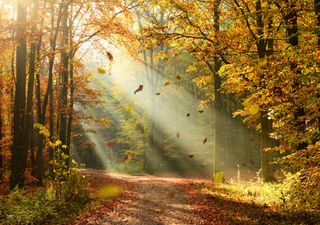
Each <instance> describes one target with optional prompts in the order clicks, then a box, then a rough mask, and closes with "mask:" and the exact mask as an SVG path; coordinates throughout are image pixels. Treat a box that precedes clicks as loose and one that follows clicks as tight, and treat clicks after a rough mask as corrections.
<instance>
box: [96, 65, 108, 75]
mask: <svg viewBox="0 0 320 225" xmlns="http://www.w3.org/2000/svg"><path fill="white" fill-rule="evenodd" d="M97 70H98V73H100V74H106V69H105V68H103V67H100V66H99V67H98V68H97Z"/></svg>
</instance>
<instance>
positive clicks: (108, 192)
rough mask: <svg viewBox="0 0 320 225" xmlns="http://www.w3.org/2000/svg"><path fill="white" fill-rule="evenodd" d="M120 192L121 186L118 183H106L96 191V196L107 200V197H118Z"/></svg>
mask: <svg viewBox="0 0 320 225" xmlns="http://www.w3.org/2000/svg"><path fill="white" fill-rule="evenodd" d="M120 193H121V187H120V186H119V185H117V184H108V185H105V186H103V187H102V188H100V189H99V190H98V191H97V193H96V196H97V197H98V198H100V199H105V200H109V199H113V198H116V197H118V196H119V195H120Z"/></svg>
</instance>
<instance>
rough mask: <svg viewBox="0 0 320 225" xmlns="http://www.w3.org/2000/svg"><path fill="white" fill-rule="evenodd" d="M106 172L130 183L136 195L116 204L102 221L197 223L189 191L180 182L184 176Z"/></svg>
mask: <svg viewBox="0 0 320 225" xmlns="http://www.w3.org/2000/svg"><path fill="white" fill-rule="evenodd" d="M108 175H109V176H111V177H115V178H116V179H123V180H126V181H127V182H129V183H132V184H133V185H134V191H136V192H137V193H138V195H137V199H136V200H135V201H130V202H127V204H126V202H123V203H124V204H118V205H117V206H116V207H115V208H113V210H112V211H111V212H110V213H109V214H108V215H107V216H105V217H104V218H103V220H102V223H101V224H103V225H113V224H129V225H131V224H132V225H165V224H168V225H169V224H170V225H174V224H181V225H187V224H196V223H195V221H196V218H195V217H194V214H193V208H192V206H191V203H190V200H189V199H188V194H187V193H186V192H185V190H184V188H183V185H181V184H185V183H186V181H185V180H183V179H177V178H161V177H154V176H130V175H123V174H108Z"/></svg>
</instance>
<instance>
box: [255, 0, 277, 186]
mask: <svg viewBox="0 0 320 225" xmlns="http://www.w3.org/2000/svg"><path fill="white" fill-rule="evenodd" d="M256 18H257V21H256V23H257V31H258V37H257V38H258V40H256V45H257V49H258V56H259V58H260V59H263V58H265V57H266V56H267V43H269V41H268V40H267V41H266V40H265V38H264V27H265V25H264V22H263V13H262V5H261V1H260V0H258V1H256ZM268 26H270V24H268ZM269 50H270V54H271V52H272V49H269ZM260 80H261V85H262V87H263V88H264V87H265V83H264V78H263V77H261V78H260ZM260 125H261V146H260V154H261V175H262V179H263V180H264V181H265V182H272V181H274V176H273V169H272V166H271V165H270V163H271V162H272V159H273V156H272V154H271V153H270V152H266V151H265V149H266V148H270V147H274V140H273V139H272V138H271V137H270V133H271V132H272V120H270V119H269V118H268V111H267V110H261V111H260Z"/></svg>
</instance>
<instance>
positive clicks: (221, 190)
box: [206, 172, 320, 211]
mask: <svg viewBox="0 0 320 225" xmlns="http://www.w3.org/2000/svg"><path fill="white" fill-rule="evenodd" d="M306 179H307V178H305V177H304V176H302V173H301V172H299V173H295V174H290V173H288V174H286V175H285V178H284V179H282V180H281V182H279V183H265V182H262V181H261V180H259V179H258V180H257V181H243V180H239V179H231V180H230V181H228V182H227V183H224V184H217V185H215V187H214V188H209V189H208V188H207V189H206V191H208V192H210V193H212V194H218V195H228V196H231V197H235V198H238V197H240V198H242V199H243V201H248V202H255V203H257V204H260V205H268V206H275V207H277V208H278V209H280V210H283V211H312V210H313V211H319V210H320V188H319V182H316V180H314V179H316V178H315V177H312V178H308V179H310V180H313V182H312V183H313V184H314V185H313V186H312V185H310V182H308V183H306V182H307V180H306Z"/></svg>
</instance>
